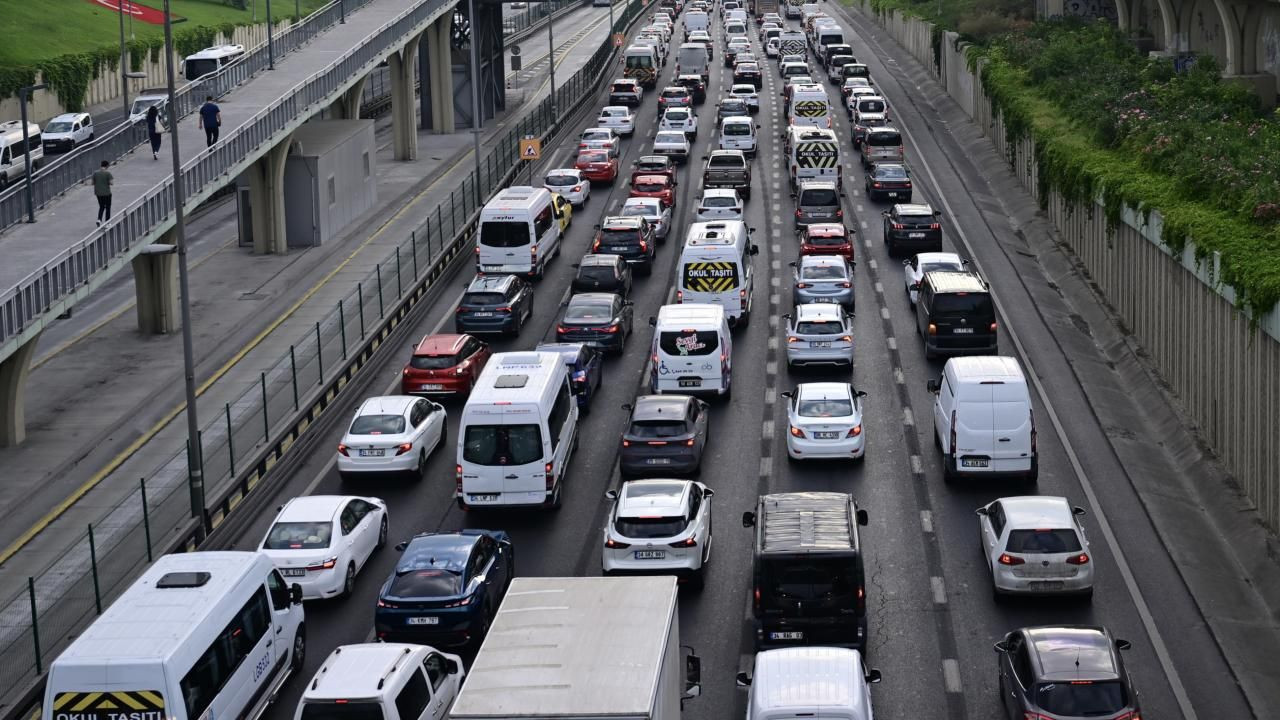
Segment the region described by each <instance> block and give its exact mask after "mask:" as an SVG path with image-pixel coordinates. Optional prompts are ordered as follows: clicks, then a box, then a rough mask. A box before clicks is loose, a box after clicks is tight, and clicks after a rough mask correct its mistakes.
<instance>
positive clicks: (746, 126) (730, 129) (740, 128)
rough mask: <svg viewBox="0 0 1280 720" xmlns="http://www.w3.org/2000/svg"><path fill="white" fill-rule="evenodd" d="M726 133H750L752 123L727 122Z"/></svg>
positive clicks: (725, 125)
mask: <svg viewBox="0 0 1280 720" xmlns="http://www.w3.org/2000/svg"><path fill="white" fill-rule="evenodd" d="M724 134H725V135H750V134H751V124H750V123H742V122H734V123H725V124H724Z"/></svg>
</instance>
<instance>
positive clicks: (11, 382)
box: [0, 334, 40, 447]
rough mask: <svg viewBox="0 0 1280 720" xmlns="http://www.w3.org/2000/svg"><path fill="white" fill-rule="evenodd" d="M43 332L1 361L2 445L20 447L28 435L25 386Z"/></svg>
mask: <svg viewBox="0 0 1280 720" xmlns="http://www.w3.org/2000/svg"><path fill="white" fill-rule="evenodd" d="M39 341H40V335H39V334H37V335H36V336H35V337H33V338H31V339H30V340H28V341H27V343H26V344H25V345H23V346H22V347H20V348H18V350H17V351H16V352H14V353H13V354H12V355H10V356H9V357H7V358H5V359H4V360H3V361H0V447H17V446H18V445H21V444H22V441H23V440H25V439H26V438H27V419H26V386H27V374H28V373H29V372H30V371H31V359H32V358H33V357H35V354H36V345H38V344H39Z"/></svg>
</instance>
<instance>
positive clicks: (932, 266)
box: [920, 262, 964, 273]
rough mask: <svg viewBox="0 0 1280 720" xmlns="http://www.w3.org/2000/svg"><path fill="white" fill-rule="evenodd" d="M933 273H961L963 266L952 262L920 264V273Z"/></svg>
mask: <svg viewBox="0 0 1280 720" xmlns="http://www.w3.org/2000/svg"><path fill="white" fill-rule="evenodd" d="M934 271H941V272H963V271H964V266H963V265H961V264H959V263H953V262H928V263H921V264H920V272H922V273H927V272H934Z"/></svg>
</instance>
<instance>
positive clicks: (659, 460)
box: [644, 458, 671, 465]
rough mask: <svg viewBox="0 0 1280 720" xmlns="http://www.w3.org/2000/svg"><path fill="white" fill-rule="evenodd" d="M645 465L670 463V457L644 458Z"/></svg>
mask: <svg viewBox="0 0 1280 720" xmlns="http://www.w3.org/2000/svg"><path fill="white" fill-rule="evenodd" d="M644 463H645V465H670V464H671V458H645V461H644Z"/></svg>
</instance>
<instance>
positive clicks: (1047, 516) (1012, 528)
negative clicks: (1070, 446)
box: [977, 495, 1093, 600]
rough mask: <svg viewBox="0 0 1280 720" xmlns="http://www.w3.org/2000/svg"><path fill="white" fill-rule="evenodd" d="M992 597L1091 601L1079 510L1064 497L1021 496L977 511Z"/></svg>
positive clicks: (1089, 566) (1089, 561) (1086, 548)
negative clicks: (1074, 597) (1073, 597)
mask: <svg viewBox="0 0 1280 720" xmlns="http://www.w3.org/2000/svg"><path fill="white" fill-rule="evenodd" d="M977 512H978V529H979V532H980V534H981V536H982V552H983V554H984V555H985V556H986V558H987V567H988V568H989V569H990V570H991V584H992V592H993V593H994V595H995V597H996V599H997V600H999V599H1000V598H1001V597H1002V596H1004V595H1012V594H1024V593H1025V594H1034V595H1060V594H1065V595H1080V596H1082V597H1084V598H1085V599H1089V598H1092V597H1093V558H1092V557H1091V556H1090V555H1089V540H1088V538H1086V537H1085V534H1084V528H1083V527H1081V525H1080V516H1082V515H1084V513H1085V511H1084V508H1080V507H1072V506H1071V504H1070V503H1068V502H1067V499H1066V498H1062V497H1049V496H1045V495H1024V496H1020V497H1007V498H1000V499H999V500H996V501H995V502H993V503H991V504H990V505H986V506H984V507H980V508H978V511H977Z"/></svg>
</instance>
